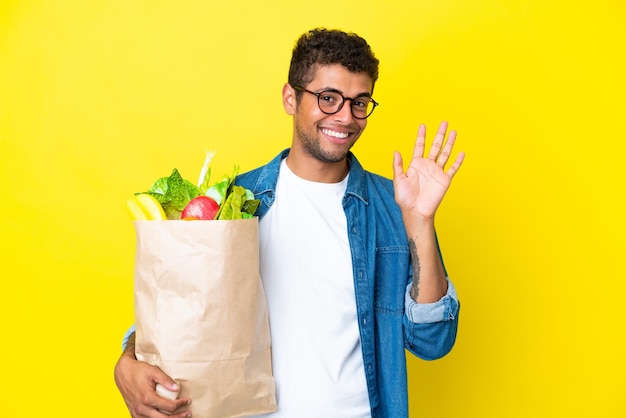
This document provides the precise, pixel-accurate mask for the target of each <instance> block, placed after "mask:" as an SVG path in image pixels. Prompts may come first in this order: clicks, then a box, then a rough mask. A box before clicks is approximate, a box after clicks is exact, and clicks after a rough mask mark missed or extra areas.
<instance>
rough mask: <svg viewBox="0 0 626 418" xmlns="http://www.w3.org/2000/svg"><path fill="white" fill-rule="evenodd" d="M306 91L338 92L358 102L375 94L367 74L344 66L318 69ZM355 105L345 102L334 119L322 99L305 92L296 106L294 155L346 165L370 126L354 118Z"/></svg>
mask: <svg viewBox="0 0 626 418" xmlns="http://www.w3.org/2000/svg"><path fill="white" fill-rule="evenodd" d="M301 87H304V88H305V89H307V90H310V91H313V92H316V93H319V92H322V91H324V90H329V89H332V90H335V91H338V92H340V93H341V94H342V95H343V96H344V97H347V98H355V97H357V96H360V95H363V94H367V95H369V94H371V92H372V88H373V83H372V79H371V78H370V77H369V76H368V75H367V74H365V73H352V72H350V71H348V70H347V69H346V68H345V67H343V66H341V65H327V66H318V67H317V70H316V72H315V78H314V79H313V80H312V81H311V82H310V83H309V84H308V85H306V86H301ZM351 105H352V102H351V101H345V102H344V105H343V107H342V108H341V110H340V111H339V112H337V113H335V114H333V115H327V114H325V113H323V112H322V111H321V110H320V108H319V106H318V98H317V97H316V96H315V95H313V94H310V93H307V92H302V97H301V100H300V103H298V104H296V105H295V109H294V110H293V112H292V113H291V114H293V116H294V143H293V146H292V148H293V149H292V151H297V152H300V151H303V152H305V153H306V154H308V155H309V156H311V157H314V158H316V159H318V160H320V161H323V162H329V163H335V162H340V161H343V160H344V159H345V158H346V155H347V153H348V151H349V150H350V148H352V146H353V145H354V143H355V142H356V141H357V139H358V138H359V136H361V133H362V132H363V130H364V129H365V126H366V125H367V120H366V119H356V118H354V116H352V112H351V110H350V107H351Z"/></svg>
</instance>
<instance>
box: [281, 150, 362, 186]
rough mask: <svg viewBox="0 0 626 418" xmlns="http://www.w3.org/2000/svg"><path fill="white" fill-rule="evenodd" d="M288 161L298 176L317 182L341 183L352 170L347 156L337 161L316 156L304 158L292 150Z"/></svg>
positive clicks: (290, 167) (288, 164)
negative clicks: (329, 160)
mask: <svg viewBox="0 0 626 418" xmlns="http://www.w3.org/2000/svg"><path fill="white" fill-rule="evenodd" d="M286 163H287V166H288V167H289V169H290V170H291V171H292V172H293V173H294V174H295V175H296V176H298V177H300V178H301V179H304V180H308V181H314V182H316V183H339V182H340V181H341V180H343V179H344V178H346V176H347V175H348V172H349V171H350V165H349V164H348V159H347V158H344V159H343V160H341V161H337V162H326V161H321V160H319V159H317V158H314V157H309V158H303V157H301V156H298V154H295V153H291V152H290V153H289V155H288V156H287V159H286Z"/></svg>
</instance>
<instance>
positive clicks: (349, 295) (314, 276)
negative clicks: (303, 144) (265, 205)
mask: <svg viewBox="0 0 626 418" xmlns="http://www.w3.org/2000/svg"><path fill="white" fill-rule="evenodd" d="M347 181H348V179H347V177H346V179H344V180H343V181H341V182H340V183H333V184H328V183H315V182H311V181H306V180H303V179H301V178H299V177H297V176H296V175H295V174H294V173H293V172H291V170H289V168H288V167H287V165H286V163H285V161H284V160H283V162H282V165H281V171H280V175H279V177H278V184H277V186H276V200H275V202H274V204H273V205H272V206H271V208H270V210H269V211H268V213H267V214H266V215H265V217H264V218H263V219H262V220H261V222H260V223H259V236H260V248H261V250H260V256H261V259H260V263H261V278H262V280H263V285H264V288H265V293H266V296H267V301H268V306H269V321H270V332H271V337H272V367H273V371H274V378H275V380H276V390H277V400H278V412H276V413H273V414H267V415H263V418H269V417H271V418H309V417H310V418H320V417H325V418H333V417H336V418H365V417H371V412H370V405H369V398H368V395H367V384H366V381H365V369H364V366H363V355H362V352H361V341H360V337H359V327H358V322H357V313H356V300H355V294H354V279H353V275H352V258H351V254H350V246H349V243H348V233H347V228H346V217H345V214H344V211H343V207H342V198H343V195H344V192H345V190H346V185H347Z"/></svg>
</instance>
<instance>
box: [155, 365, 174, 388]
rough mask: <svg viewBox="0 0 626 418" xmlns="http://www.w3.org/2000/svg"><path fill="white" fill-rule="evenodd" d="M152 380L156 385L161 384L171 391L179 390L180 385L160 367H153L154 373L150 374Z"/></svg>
mask: <svg viewBox="0 0 626 418" xmlns="http://www.w3.org/2000/svg"><path fill="white" fill-rule="evenodd" d="M152 380H153V381H154V383H155V384H156V386H159V385H160V386H162V387H163V388H165V389H167V390H169V391H171V392H178V391H179V390H180V386H179V385H178V383H176V381H175V380H174V379H172V378H171V377H169V376H168V375H167V374H165V373H164V372H163V371H162V370H161V369H159V368H155V373H154V375H153V376H152Z"/></svg>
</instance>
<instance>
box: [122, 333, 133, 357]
mask: <svg viewBox="0 0 626 418" xmlns="http://www.w3.org/2000/svg"><path fill="white" fill-rule="evenodd" d="M122 355H123V356H132V358H136V357H135V332H132V333H131V334H130V335H129V336H128V339H127V340H126V346H125V347H124V352H123V353H122Z"/></svg>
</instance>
